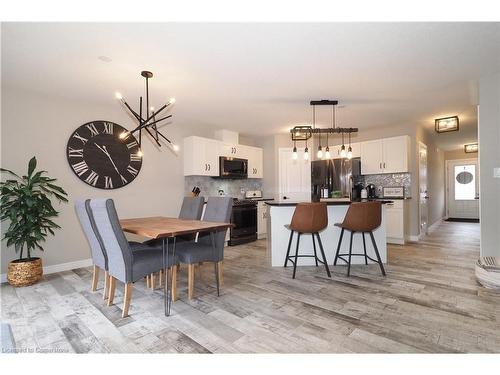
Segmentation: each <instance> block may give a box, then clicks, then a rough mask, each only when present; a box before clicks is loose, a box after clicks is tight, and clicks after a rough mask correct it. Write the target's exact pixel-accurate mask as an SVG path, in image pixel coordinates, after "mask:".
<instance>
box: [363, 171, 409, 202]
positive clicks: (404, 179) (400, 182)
mask: <svg viewBox="0 0 500 375" xmlns="http://www.w3.org/2000/svg"><path fill="white" fill-rule="evenodd" d="M358 182H359V183H362V184H363V185H364V186H366V185H368V184H373V185H375V186H376V187H377V194H378V195H379V196H381V195H382V187H396V186H403V187H404V188H405V197H407V198H409V197H411V174H410V173H386V174H369V175H364V176H358V177H356V178H355V180H354V183H358Z"/></svg>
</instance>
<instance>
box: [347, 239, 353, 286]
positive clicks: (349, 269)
mask: <svg viewBox="0 0 500 375" xmlns="http://www.w3.org/2000/svg"><path fill="white" fill-rule="evenodd" d="M353 236H354V232H351V241H350V243H349V263H348V264H347V277H349V275H350V274H351V254H352V237H353Z"/></svg>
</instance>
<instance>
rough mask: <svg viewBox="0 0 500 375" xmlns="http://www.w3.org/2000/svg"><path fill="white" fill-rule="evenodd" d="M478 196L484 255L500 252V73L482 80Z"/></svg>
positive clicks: (499, 254) (498, 253)
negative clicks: (499, 173)
mask: <svg viewBox="0 0 500 375" xmlns="http://www.w3.org/2000/svg"><path fill="white" fill-rule="evenodd" d="M478 117H479V127H478V128H479V136H478V138H479V200H480V209H479V215H480V221H481V255H482V256H497V257H498V256H500V198H499V197H500V178H493V168H498V167H500V74H498V73H497V74H492V75H490V76H487V77H483V78H482V79H481V80H480V83H479V116H478Z"/></svg>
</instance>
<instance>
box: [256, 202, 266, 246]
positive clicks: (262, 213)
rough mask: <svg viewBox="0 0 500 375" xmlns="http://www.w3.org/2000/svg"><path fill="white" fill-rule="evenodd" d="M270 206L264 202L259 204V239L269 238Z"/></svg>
mask: <svg viewBox="0 0 500 375" xmlns="http://www.w3.org/2000/svg"><path fill="white" fill-rule="evenodd" d="M268 207H269V206H268V205H267V204H266V202H264V201H259V202H257V238H259V239H261V238H266V237H267V217H268V211H267V210H268Z"/></svg>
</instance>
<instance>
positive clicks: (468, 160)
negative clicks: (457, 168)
mask: <svg viewBox="0 0 500 375" xmlns="http://www.w3.org/2000/svg"><path fill="white" fill-rule="evenodd" d="M457 161H460V162H462V161H463V162H464V163H475V164H476V169H477V171H476V172H477V173H476V179H477V182H478V185H479V184H480V183H481V181H480V180H479V158H466V159H450V160H446V161H445V169H444V175H445V178H444V183H445V185H444V212H445V215H444V218H445V219H448V218H449V215H448V212H449V211H448V209H449V204H448V197H449V195H450V191H449V189H450V183H449V180H450V179H449V177H450V176H449V172H450V164H451V163H453V162H457ZM480 200H481V195H479V200H478V204H479V206H481V203H480Z"/></svg>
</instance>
